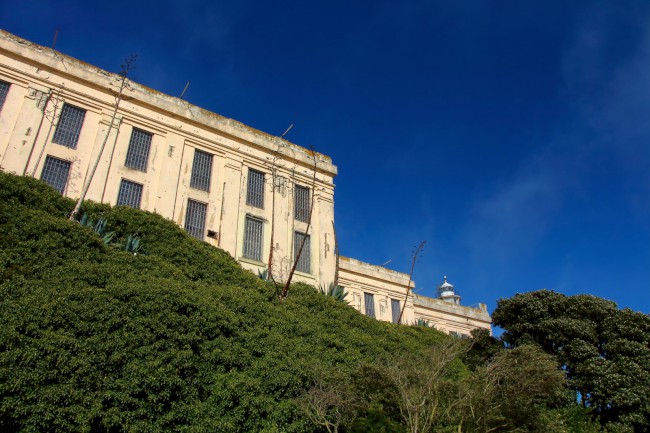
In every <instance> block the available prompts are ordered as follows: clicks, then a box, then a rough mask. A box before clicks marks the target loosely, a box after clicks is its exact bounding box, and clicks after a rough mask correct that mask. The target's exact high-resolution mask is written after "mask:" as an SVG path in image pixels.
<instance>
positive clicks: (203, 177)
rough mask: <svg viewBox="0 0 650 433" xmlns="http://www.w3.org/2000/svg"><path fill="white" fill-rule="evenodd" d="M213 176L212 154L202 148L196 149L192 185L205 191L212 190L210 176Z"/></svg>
mask: <svg viewBox="0 0 650 433" xmlns="http://www.w3.org/2000/svg"><path fill="white" fill-rule="evenodd" d="M211 176H212V155H211V154H209V153H207V152H202V151H200V150H194V162H192V177H191V178H190V186H191V187H192V188H196V189H202V190H203V191H210V178H211Z"/></svg>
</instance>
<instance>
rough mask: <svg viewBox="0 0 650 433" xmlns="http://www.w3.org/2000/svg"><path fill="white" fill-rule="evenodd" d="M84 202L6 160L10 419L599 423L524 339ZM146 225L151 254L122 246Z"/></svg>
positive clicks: (5, 394) (4, 284)
mask: <svg viewBox="0 0 650 433" xmlns="http://www.w3.org/2000/svg"><path fill="white" fill-rule="evenodd" d="M73 206H74V203H73V202H72V201H71V200H68V199H66V198H63V197H61V196H60V195H59V194H58V193H57V192H56V191H54V190H52V189H51V188H50V187H48V186H46V185H44V184H42V183H41V182H39V181H37V180H35V179H31V178H23V177H16V176H12V175H9V174H6V173H2V172H0V245H1V247H2V248H1V249H0V431H2V432H14V431H26V432H48V431H63V432H67V431H74V432H77V431H85V432H121V431H127V432H162V431H186V432H257V431H264V432H312V431H315V432H322V431H331V432H335V431H341V432H343V431H345V432H386V433H389V432H390V433H403V432H407V431H409V432H425V431H436V432H460V431H464V432H521V431H548V432H558V433H563V432H572V433H573V432H576V433H577V432H593V431H596V430H595V429H594V425H593V424H591V423H590V422H589V419H588V416H589V413H590V412H589V409H588V408H587V409H584V408H581V407H579V406H577V405H575V404H574V403H573V402H571V401H570V400H567V399H566V398H565V397H566V394H565V393H564V391H565V388H564V383H565V379H564V374H563V373H562V371H561V370H560V369H558V368H557V362H556V360H555V358H553V357H552V356H550V355H548V354H545V353H543V352H542V350H541V349H540V347H539V346H536V345H527V344H522V343H524V341H523V339H522V340H521V341H517V342H516V344H515V340H514V339H511V340H510V343H511V344H512V345H513V346H517V347H516V348H514V349H507V350H506V349H504V348H503V345H502V344H501V343H500V342H499V341H497V340H495V339H493V338H492V337H490V336H489V335H487V334H486V333H476V335H475V338H473V339H472V340H471V341H467V340H459V339H452V338H450V337H447V336H445V335H443V334H442V333H440V332H438V331H436V330H435V329H433V328H429V327H428V326H404V325H394V324H392V323H386V322H380V321H376V320H374V319H369V318H367V317H365V316H363V315H361V314H359V313H358V312H357V311H356V310H354V309H353V308H352V307H350V306H348V305H347V304H346V302H340V299H342V298H343V294H342V293H338V292H336V293H335V291H334V290H332V291H331V293H330V295H331V296H325V293H324V294H321V293H320V291H319V290H317V289H315V288H313V287H310V286H306V285H303V284H294V285H293V286H292V288H291V291H290V292H289V294H290V295H289V297H288V298H287V299H286V300H285V301H284V302H282V303H280V302H279V301H278V296H277V290H276V288H275V287H274V286H273V285H272V284H271V283H268V282H265V281H264V280H263V279H260V278H258V277H256V276H254V275H253V274H252V273H250V272H246V271H244V270H242V268H241V267H240V266H239V264H238V263H237V262H236V261H235V260H234V259H233V258H232V257H230V255H229V254H227V253H226V252H224V251H222V250H219V249H216V248H213V247H211V246H209V245H208V244H206V243H203V242H200V241H198V240H196V239H194V238H192V237H190V236H188V235H187V234H186V233H185V232H184V231H183V230H181V229H179V228H178V226H177V225H176V224H175V223H173V222H172V221H168V220H165V219H163V218H161V217H160V216H158V215H155V214H152V213H147V212H142V211H139V210H134V209H130V208H125V207H114V208H111V207H110V206H107V205H102V204H94V203H85V204H84V209H83V212H84V213H85V214H86V215H87V217H86V218H87V220H90V219H92V220H93V221H95V222H97V221H100V220H101V221H102V223H101V226H102V227H101V230H98V229H97V227H96V224H90V223H88V224H79V223H76V222H74V221H70V220H68V219H67V218H66V216H67V215H68V214H69V213H70V211H71V210H72V208H73ZM106 231H110V232H113V233H114V234H113V235H112V237H111V238H110V240H109V241H107V240H106V235H105V233H106ZM136 237H137V239H138V240H139V241H141V245H143V246H144V249H145V250H146V254H140V253H137V254H134V251H136V250H134V249H132V248H116V247H115V245H116V244H122V245H127V244H128V242H129V239H131V240H132V239H134V238H136ZM323 292H324V290H323ZM501 317H505V316H501ZM620 326H623V325H622V324H621V325H620ZM517 329H519V328H517V327H516V324H515V325H513V328H512V332H513V334H511V335H512V336H514V335H515V334H514V333H515V332H518V331H517ZM639 332H647V330H645V331H643V330H641V331H639ZM513 338H514V337H513ZM533 340H534V339H532V338H531V339H530V341H533ZM539 344H540V345H541V347H543V348H544V349H547V347H546V346H545V345H544V342H543V341H540V342H539ZM470 347H471V348H470ZM625 347H628V348H631V347H632V346H630V345H628V346H625ZM634 347H637V346H634ZM637 349H639V348H638V347H637ZM610 350H612V349H611V348H610ZM621 350H622V349H621ZM639 350H641V349H639ZM619 352H620V351H619ZM641 352H642V350H641ZM641 352H639V353H641ZM554 355H555V354H554ZM565 364H566V363H565ZM637 364H638V363H637ZM637 364H635V365H636V367H635V365H633V364H629V365H631V366H632V367H635V368H637V370H635V371H642V369H641V370H639V369H638V365H637ZM567 365H568V364H567ZM571 379H572V380H575V378H574V377H573V376H571ZM640 413H642V412H640Z"/></svg>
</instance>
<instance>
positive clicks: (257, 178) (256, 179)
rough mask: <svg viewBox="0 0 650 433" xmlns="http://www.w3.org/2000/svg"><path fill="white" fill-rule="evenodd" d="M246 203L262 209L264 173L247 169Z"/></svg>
mask: <svg viewBox="0 0 650 433" xmlns="http://www.w3.org/2000/svg"><path fill="white" fill-rule="evenodd" d="M247 191H248V192H247V194H246V204H247V205H249V206H254V207H258V208H260V209H264V173H262V172H261V171H257V170H253V169H252V168H249V169H248V190H247Z"/></svg>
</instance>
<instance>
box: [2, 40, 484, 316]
mask: <svg viewBox="0 0 650 433" xmlns="http://www.w3.org/2000/svg"><path fill="white" fill-rule="evenodd" d="M122 80H123V78H122V77H121V76H120V75H117V74H112V73H108V72H106V71H103V70H101V69H99V68H97V67H94V66H92V65H89V64H87V63H84V62H81V61H79V60H77V59H74V58H72V57H69V56H66V55H63V54H61V53H59V52H57V51H54V50H52V49H49V48H45V47H42V46H39V45H36V44H33V43H31V42H29V41H26V40H23V39H20V38H18V37H16V36H14V35H11V34H9V33H7V32H4V31H0V168H1V169H2V170H5V171H10V172H15V173H17V174H20V175H29V176H34V177H37V178H40V179H42V180H44V181H45V182H47V183H49V184H50V185H52V186H53V187H54V188H56V189H58V190H59V191H60V192H61V193H62V194H64V195H66V196H68V197H73V198H76V197H79V196H80V194H81V191H82V188H83V185H84V183H85V182H86V181H87V179H88V178H89V173H91V172H92V169H93V166H94V165H95V162H96V161H98V164H97V168H96V171H95V173H94V176H92V181H91V182H90V184H89V189H88V193H87V195H86V199H88V200H93V201H97V202H104V203H110V204H112V205H126V206H132V207H135V208H139V209H143V210H147V211H151V212H156V213H158V214H160V215H162V216H164V217H166V218H168V219H171V220H173V221H175V222H176V223H177V224H179V225H180V226H181V227H183V228H185V230H187V232H188V233H189V234H191V235H192V236H195V237H197V238H199V239H202V240H204V241H206V242H208V243H210V244H212V245H214V246H216V247H219V248H222V249H224V250H226V251H228V252H229V253H230V254H231V255H232V256H233V257H235V258H236V259H237V260H238V261H239V262H240V263H241V264H242V266H243V267H245V268H247V269H250V270H251V271H253V272H258V271H262V270H264V269H266V268H267V264H268V262H269V253H270V252H271V250H273V260H272V270H273V274H274V276H275V278H276V279H278V280H283V279H284V278H285V277H286V276H287V275H288V272H289V270H290V268H291V267H292V266H293V264H294V261H296V258H297V251H298V250H299V247H300V245H301V244H303V241H304V248H303V253H302V254H301V255H300V256H299V258H298V260H297V261H298V263H297V265H296V276H295V279H296V280H300V281H304V282H307V283H309V284H314V285H316V286H318V285H325V284H329V283H330V282H332V281H333V280H334V275H335V272H336V263H337V260H336V256H335V238H334V177H335V176H336V174H337V168H336V166H335V165H333V164H332V161H331V159H330V158H329V157H327V156H325V155H322V154H319V153H317V152H313V151H310V150H307V149H305V148H303V147H300V146H297V145H295V144H292V143H289V142H288V141H286V140H283V139H281V138H279V137H275V136H272V135H269V134H266V133H264V132H261V131H258V130H255V129H253V128H250V127H248V126H246V125H243V124H242V123H240V122H237V121H234V120H232V119H227V118H224V117H222V116H219V115H218V114H215V113H212V112H209V111H207V110H204V109H202V108H199V107H197V106H194V105H192V104H189V103H187V102H186V101H183V100H182V99H179V98H176V97H172V96H169V95H165V94H162V93H160V92H157V91H155V90H153V89H150V88H147V87H145V86H142V85H139V84H137V83H134V82H131V81H128V86H127V87H126V88H125V89H124V92H123V95H122V97H117V96H116V95H118V94H119V89H120V85H121V84H122V82H123V81H122ZM118 99H119V109H118V110H117V111H115V105H116V101H117V100H118ZM312 208H313V209H312ZM340 281H341V284H342V285H344V286H346V288H347V289H348V290H349V292H350V297H351V298H348V299H349V301H350V303H351V304H352V305H354V306H355V307H356V308H358V309H359V310H360V311H362V312H364V313H366V314H371V313H374V312H377V313H376V314H371V315H373V316H375V317H377V318H378V319H381V320H394V313H393V311H394V310H395V309H396V308H397V307H398V306H399V305H401V304H400V303H403V302H404V297H405V295H406V284H408V278H407V281H406V282H404V274H400V273H398V272H394V271H390V270H387V269H385V268H381V267H376V266H371V265H368V264H364V263H362V262H358V261H354V260H351V259H342V260H341V261H340ZM370 295H372V296H370ZM414 299H416V300H417V297H416V298H413V296H410V297H409V299H408V301H407V305H406V308H405V313H404V318H403V322H407V323H410V322H411V321H413V320H415V318H416V317H417V314H416V309H417V305H418V302H417V301H416V302H414ZM371 307H372V308H371ZM463 308H465V307H463ZM486 314H487V313H486ZM486 320H487V322H486V323H487V327H489V316H487V319H486ZM432 323H433V322H432ZM477 326H483V325H477ZM483 327H485V326H483Z"/></svg>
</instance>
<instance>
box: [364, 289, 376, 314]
mask: <svg viewBox="0 0 650 433" xmlns="http://www.w3.org/2000/svg"><path fill="white" fill-rule="evenodd" d="M363 303H364V305H365V307H366V316H368V317H372V318H374V317H375V295H373V294H372V293H364V294H363Z"/></svg>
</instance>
